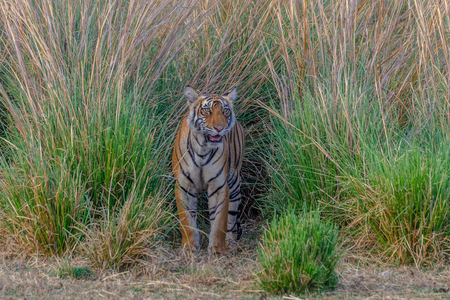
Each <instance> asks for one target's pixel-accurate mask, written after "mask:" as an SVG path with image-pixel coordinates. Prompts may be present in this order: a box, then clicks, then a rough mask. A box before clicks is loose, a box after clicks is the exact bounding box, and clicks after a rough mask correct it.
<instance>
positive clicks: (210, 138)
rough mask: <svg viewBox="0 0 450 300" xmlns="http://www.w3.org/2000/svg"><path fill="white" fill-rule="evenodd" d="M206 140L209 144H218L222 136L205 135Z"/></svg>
mask: <svg viewBox="0 0 450 300" xmlns="http://www.w3.org/2000/svg"><path fill="white" fill-rule="evenodd" d="M206 139H207V140H208V141H209V142H213V143H220V142H221V141H222V136H221V135H207V136H206Z"/></svg>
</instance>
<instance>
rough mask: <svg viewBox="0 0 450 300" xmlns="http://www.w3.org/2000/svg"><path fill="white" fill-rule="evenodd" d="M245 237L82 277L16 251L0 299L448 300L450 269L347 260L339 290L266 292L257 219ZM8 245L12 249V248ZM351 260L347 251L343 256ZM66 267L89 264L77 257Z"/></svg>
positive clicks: (1, 258) (3, 262)
mask: <svg viewBox="0 0 450 300" xmlns="http://www.w3.org/2000/svg"><path fill="white" fill-rule="evenodd" d="M245 225H246V227H245V229H246V234H245V235H244V236H245V237H246V238H245V239H244V240H243V241H242V243H241V249H240V250H239V251H238V252H237V253H236V254H234V255H233V254H230V255H228V256H222V257H214V256H208V254H206V252H205V251H204V252H202V253H200V254H193V255H192V254H190V253H185V252H182V251H180V249H172V248H169V247H165V248H160V249H157V250H156V251H155V252H154V255H153V257H152V258H151V259H149V260H147V261H142V262H141V263H140V264H139V265H138V266H137V267H135V268H133V269H131V270H128V271H124V272H121V271H120V270H117V271H115V272H114V271H111V270H108V271H104V270H100V269H98V270H93V274H92V275H91V276H90V277H89V278H87V279H84V280H78V279H74V278H71V277H68V278H61V276H59V275H60V274H61V268H62V267H63V266H64V261H60V260H57V259H53V260H48V259H42V258H40V257H38V256H33V257H26V256H21V255H19V254H17V252H16V253H12V252H11V251H9V252H6V251H4V252H2V253H1V255H0V298H2V299H16V298H22V299H23V298H25V299H450V294H448V293H447V289H448V288H449V287H450V267H449V266H441V267H439V268H435V269H432V270H418V269H416V268H413V267H401V268H395V267H389V266H380V265H379V264H378V265H375V264H369V265H367V264H365V265H364V266H361V265H360V263H358V261H357V260H355V259H354V258H352V259H351V262H348V261H346V259H345V258H344V259H343V260H342V261H341V264H340V266H339V268H338V272H339V274H340V280H339V284H338V286H337V288H336V289H335V290H332V291H328V292H325V293H321V294H317V293H315V294H309V295H305V296H303V297H302V298H297V297H295V296H284V297H281V296H274V295H268V294H266V293H265V292H263V291H261V290H259V288H258V287H257V286H256V285H255V281H254V274H255V272H257V271H258V266H259V265H258V263H257V258H256V245H257V244H258V243H259V237H260V231H261V228H262V226H261V224H259V223H256V222H255V223H250V222H248V223H247V224H245ZM9 249H11V247H9ZM347 258H349V256H347ZM359 262H360V261H359ZM70 264H71V266H77V267H82V266H88V262H87V261H85V260H82V259H80V258H74V259H72V260H70Z"/></svg>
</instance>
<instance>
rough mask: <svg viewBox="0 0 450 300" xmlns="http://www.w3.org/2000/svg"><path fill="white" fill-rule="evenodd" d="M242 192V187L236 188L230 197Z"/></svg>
mask: <svg viewBox="0 0 450 300" xmlns="http://www.w3.org/2000/svg"><path fill="white" fill-rule="evenodd" d="M240 192H241V189H236V190H235V191H234V192H233V193H231V194H230V198H234V197H236V196H237V195H239V193H240Z"/></svg>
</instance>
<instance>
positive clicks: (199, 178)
mask: <svg viewBox="0 0 450 300" xmlns="http://www.w3.org/2000/svg"><path fill="white" fill-rule="evenodd" d="M227 158H228V153H227V148H226V147H224V145H223V144H221V145H220V146H219V147H217V148H209V149H208V148H201V149H198V148H197V149H192V157H191V159H192V163H191V165H190V168H189V171H190V176H191V178H194V179H195V180H193V181H194V185H195V187H196V189H197V191H199V192H200V191H205V190H207V188H208V186H209V185H217V184H223V183H224V182H225V181H226V179H227V176H228V162H227Z"/></svg>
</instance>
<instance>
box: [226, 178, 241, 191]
mask: <svg viewBox="0 0 450 300" xmlns="http://www.w3.org/2000/svg"><path fill="white" fill-rule="evenodd" d="M231 179H232V180H233V181H232V182H231V183H230V181H231ZM238 179H239V176H233V177H231V178H228V180H227V183H228V187H229V188H230V189H232V188H233V186H234V185H235V184H236V182H237V181H238Z"/></svg>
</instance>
